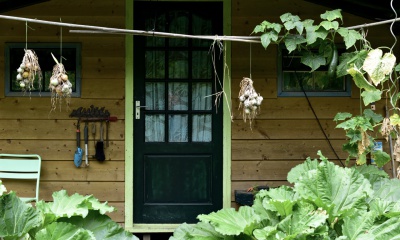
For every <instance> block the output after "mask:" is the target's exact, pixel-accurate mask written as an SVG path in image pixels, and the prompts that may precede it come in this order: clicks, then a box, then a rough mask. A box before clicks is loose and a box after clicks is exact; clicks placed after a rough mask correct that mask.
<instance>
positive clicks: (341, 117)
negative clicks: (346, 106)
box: [333, 112, 353, 122]
mask: <svg viewBox="0 0 400 240" xmlns="http://www.w3.org/2000/svg"><path fill="white" fill-rule="evenodd" d="M352 116H353V115H352V114H351V113H348V112H344V113H342V112H338V113H337V114H336V116H335V118H334V119H333V120H334V121H336V122H337V121H343V120H346V119H347V118H351V117H352Z"/></svg>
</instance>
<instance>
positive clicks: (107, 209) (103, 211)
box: [86, 195, 115, 214]
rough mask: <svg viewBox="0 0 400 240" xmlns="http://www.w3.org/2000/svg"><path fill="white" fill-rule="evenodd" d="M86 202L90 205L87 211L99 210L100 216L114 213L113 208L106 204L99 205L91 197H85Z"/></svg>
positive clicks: (98, 202) (96, 200) (95, 199)
mask: <svg viewBox="0 0 400 240" xmlns="http://www.w3.org/2000/svg"><path fill="white" fill-rule="evenodd" d="M86 200H87V201H88V202H89V203H90V204H91V207H90V206H89V209H93V210H99V212H100V213H101V214H106V213H107V212H110V213H111V212H114V211H115V207H112V206H109V205H108V203H107V202H103V203H100V201H99V200H98V199H97V198H95V197H94V196H92V195H89V196H86Z"/></svg>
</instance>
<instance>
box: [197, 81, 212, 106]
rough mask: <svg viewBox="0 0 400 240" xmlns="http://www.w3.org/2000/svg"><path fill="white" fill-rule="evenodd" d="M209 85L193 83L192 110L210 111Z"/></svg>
mask: <svg viewBox="0 0 400 240" xmlns="http://www.w3.org/2000/svg"><path fill="white" fill-rule="evenodd" d="M211 89H212V85H211V83H193V85H192V109H193V110H211V108H212V96H211V94H212V93H211Z"/></svg>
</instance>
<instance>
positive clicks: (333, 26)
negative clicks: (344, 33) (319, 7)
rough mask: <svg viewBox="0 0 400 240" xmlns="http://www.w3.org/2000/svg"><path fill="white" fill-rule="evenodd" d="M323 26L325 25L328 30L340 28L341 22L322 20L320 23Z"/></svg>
mask: <svg viewBox="0 0 400 240" xmlns="http://www.w3.org/2000/svg"><path fill="white" fill-rule="evenodd" d="M319 25H320V26H321V27H323V28H325V29H326V30H328V31H329V30H332V29H333V30H338V28H339V23H338V22H337V21H333V22H330V21H322V22H321V23H320V24H319Z"/></svg>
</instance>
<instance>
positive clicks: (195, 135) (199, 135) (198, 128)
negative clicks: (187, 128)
mask: <svg viewBox="0 0 400 240" xmlns="http://www.w3.org/2000/svg"><path fill="white" fill-rule="evenodd" d="M211 126H212V118H211V114H195V115H193V124H192V141H193V142H211V140H212V133H211V130H212V128H211Z"/></svg>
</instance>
